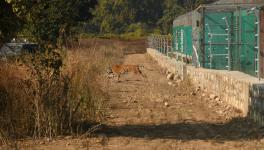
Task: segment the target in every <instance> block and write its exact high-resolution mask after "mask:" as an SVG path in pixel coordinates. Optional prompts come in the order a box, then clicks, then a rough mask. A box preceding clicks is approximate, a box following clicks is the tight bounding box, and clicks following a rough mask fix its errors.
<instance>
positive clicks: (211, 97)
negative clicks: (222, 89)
mask: <svg viewBox="0 0 264 150" xmlns="http://www.w3.org/2000/svg"><path fill="white" fill-rule="evenodd" d="M209 97H210V99H212V100H214V99H216V98H217V97H218V96H216V95H214V94H210V96H209Z"/></svg>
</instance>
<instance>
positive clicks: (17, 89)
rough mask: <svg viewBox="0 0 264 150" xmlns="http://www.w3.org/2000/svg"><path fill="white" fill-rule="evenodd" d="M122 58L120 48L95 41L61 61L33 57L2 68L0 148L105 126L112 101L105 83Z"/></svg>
mask: <svg viewBox="0 0 264 150" xmlns="http://www.w3.org/2000/svg"><path fill="white" fill-rule="evenodd" d="M61 56H63V57H61ZM122 56H123V53H122V47H120V46H119V45H118V44H117V43H115V42H114V43H112V44H111V45H106V44H104V43H96V40H92V41H90V43H87V45H85V46H83V48H79V49H71V50H69V51H68V52H67V53H66V54H63V55H60V57H59V56H57V55H51V56H50V54H47V53H45V54H35V55H27V56H25V57H23V58H21V60H23V61H22V63H21V62H20V63H17V62H1V63H0V72H1V73H0V143H2V144H4V143H7V142H8V140H7V139H16V138H25V137H54V136H58V135H77V134H81V133H83V132H85V131H86V130H87V129H88V128H89V127H90V125H91V124H93V123H100V122H102V121H104V119H105V115H106V113H107V112H106V109H107V106H106V105H105V104H106V103H105V102H106V101H107V100H108V98H109V97H108V95H107V93H105V92H103V91H102V90H101V87H100V84H99V83H100V82H106V81H105V80H106V79H105V77H104V75H105V69H106V68H107V67H108V66H109V65H111V64H113V63H115V61H116V60H117V59H121V58H122ZM43 60H45V61H43ZM62 60H63V61H62ZM60 62H62V63H63V64H62V66H61V67H57V68H56V65H58V64H59V63H60ZM54 66H55V67H54Z"/></svg>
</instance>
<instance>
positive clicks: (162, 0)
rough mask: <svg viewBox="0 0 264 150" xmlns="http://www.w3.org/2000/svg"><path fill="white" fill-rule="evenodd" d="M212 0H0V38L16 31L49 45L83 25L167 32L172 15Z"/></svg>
mask: <svg viewBox="0 0 264 150" xmlns="http://www.w3.org/2000/svg"><path fill="white" fill-rule="evenodd" d="M212 1H214V0H67V1H64V0H19V1H17V0H5V1H1V2H0V8H1V9H0V42H2V43H3V41H6V40H8V39H10V38H11V37H12V36H14V34H15V33H17V31H19V33H20V34H22V35H28V36H33V37H34V39H35V40H37V42H39V43H43V42H49V43H51V44H53V45H55V44H58V43H60V44H63V42H64V41H63V40H61V39H64V40H65V38H66V37H69V36H70V35H74V34H75V33H76V32H77V31H84V29H85V31H86V32H87V31H88V32H93V33H95V34H98V33H100V34H124V33H138V34H139V35H142V34H144V33H151V32H154V31H158V32H162V33H169V32H170V30H171V26H172V21H173V19H174V18H176V17H177V16H179V15H181V14H183V13H185V12H187V11H190V10H193V9H195V8H196V7H198V6H199V5H200V4H202V3H209V2H212ZM21 20H23V22H22V21H21ZM84 27H86V28H84ZM87 28H88V29H87ZM80 29H81V30H80ZM62 37H64V38H62Z"/></svg>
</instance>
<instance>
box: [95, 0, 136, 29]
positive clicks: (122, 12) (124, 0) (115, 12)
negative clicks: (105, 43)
mask: <svg viewBox="0 0 264 150" xmlns="http://www.w3.org/2000/svg"><path fill="white" fill-rule="evenodd" d="M93 15H94V18H93V23H94V24H95V25H97V26H98V27H99V29H100V33H116V34H120V33H122V32H124V31H125V29H126V27H127V26H128V25H129V24H131V23H133V22H134V19H135V10H134V9H133V8H132V7H131V5H130V3H129V1H128V0H100V1H99V3H98V5H97V6H96V7H95V9H94V10H93Z"/></svg>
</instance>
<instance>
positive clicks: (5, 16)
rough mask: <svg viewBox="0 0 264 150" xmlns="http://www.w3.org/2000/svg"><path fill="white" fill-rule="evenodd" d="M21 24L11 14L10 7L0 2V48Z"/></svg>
mask: <svg viewBox="0 0 264 150" xmlns="http://www.w3.org/2000/svg"><path fill="white" fill-rule="evenodd" d="M21 24H22V21H21V20H20V19H19V18H18V17H17V16H16V15H15V14H14V13H13V11H12V6H11V5H10V4H8V3H7V2H5V1H0V47H1V45H2V44H3V43H5V42H8V41H9V40H10V39H11V38H13V37H14V36H15V34H16V32H17V31H18V30H19V29H20V27H21Z"/></svg>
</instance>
